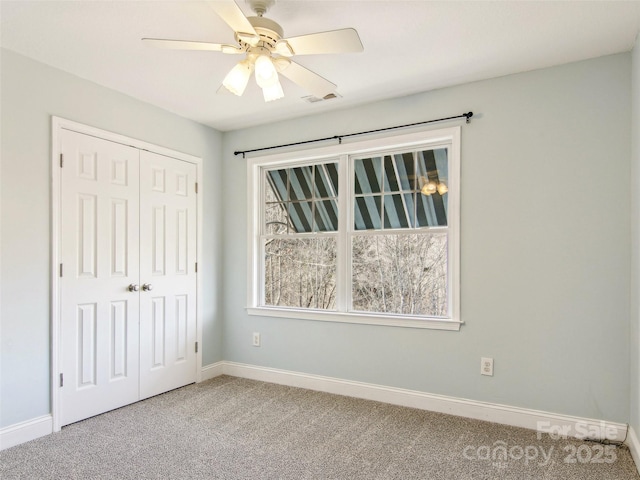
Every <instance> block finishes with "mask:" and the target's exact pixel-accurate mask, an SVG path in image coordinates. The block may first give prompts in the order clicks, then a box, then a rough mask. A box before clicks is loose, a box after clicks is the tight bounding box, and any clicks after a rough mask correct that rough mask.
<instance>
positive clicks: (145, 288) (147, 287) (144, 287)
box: [142, 283, 153, 292]
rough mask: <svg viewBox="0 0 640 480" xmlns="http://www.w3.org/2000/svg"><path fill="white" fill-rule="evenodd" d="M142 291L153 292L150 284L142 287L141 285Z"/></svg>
mask: <svg viewBox="0 0 640 480" xmlns="http://www.w3.org/2000/svg"><path fill="white" fill-rule="evenodd" d="M142 290H144V291H145V292H148V291H149V290H153V285H151V284H150V283H145V284H144V285H142Z"/></svg>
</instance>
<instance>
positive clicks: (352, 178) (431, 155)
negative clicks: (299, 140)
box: [248, 128, 461, 330]
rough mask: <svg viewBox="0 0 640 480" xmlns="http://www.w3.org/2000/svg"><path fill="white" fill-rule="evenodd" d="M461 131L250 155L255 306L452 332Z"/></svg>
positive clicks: (274, 312) (251, 302)
mask: <svg viewBox="0 0 640 480" xmlns="http://www.w3.org/2000/svg"><path fill="white" fill-rule="evenodd" d="M458 178H459V128H453V129H446V130H438V131H430V132H418V133H412V134H406V135H401V136H394V137H391V138H384V139H380V138H379V139H375V140H369V141H364V142H358V143H351V144H344V145H337V146H332V147H324V148H318V149H314V150H305V151H303V152H289V153H285V154H280V155H270V156H264V157H257V158H253V159H250V160H249V169H248V185H249V187H250V188H249V205H250V212H249V213H250V214H249V218H250V223H249V235H250V239H249V250H250V252H249V253H250V254H249V259H250V268H249V279H248V280H249V291H248V311H249V313H251V314H257V315H268V316H281V317H291V318H301V319H313V320H328V321H343V322H353V323H370V324H382V325H396V326H409V327H422V328H439V329H449V330H457V329H459V327H460V323H461V322H460V318H459V309H458V306H459V293H458V292H459V238H458V237H459V233H458V231H459V228H458V226H459V181H458Z"/></svg>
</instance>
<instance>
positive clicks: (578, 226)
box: [222, 54, 631, 422]
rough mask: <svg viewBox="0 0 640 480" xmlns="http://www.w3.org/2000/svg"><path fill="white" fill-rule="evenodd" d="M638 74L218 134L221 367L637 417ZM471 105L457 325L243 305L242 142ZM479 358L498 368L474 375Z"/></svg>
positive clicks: (451, 91) (476, 92) (623, 57)
mask: <svg viewBox="0 0 640 480" xmlns="http://www.w3.org/2000/svg"><path fill="white" fill-rule="evenodd" d="M630 67H631V55H630V54H620V55H614V56H608V57H603V58H599V59H595V60H590V61H584V62H579V63H574V64H569V65H564V66H559V67H555V68H549V69H545V70H539V71H533V72H529V73H524V74H519V75H512V76H508V77H502V78H498V79H493V80H488V81H483V82H478V83H473V84H467V85H462V86H457V87H453V88H447V89H442V90H438V91H433V92H427V93H423V94H420V95H414V96H410V97H405V98H398V99H395V100H390V101H381V102H378V103H374V104H370V105H367V106H363V107H359V108H351V109H346V110H344V111H339V112H332V113H327V114H319V115H315V116H309V117H305V118H300V119H296V120H292V121H285V122H279V123H275V124H270V125H263V126H260V127H256V128H250V129H245V130H239V131H234V132H228V133H225V135H224V138H223V162H224V163H223V165H224V168H223V198H224V202H225V211H224V219H223V229H222V231H223V245H224V272H225V273H224V277H225V281H224V291H223V296H224V299H225V301H224V307H223V308H224V315H223V318H224V338H225V345H224V358H225V360H230V361H235V362H242V363H247V364H254V365H261V366H267V367H274V368H280V369H286V370H293V371H300V372H306V373H311V374H320V375H327V376H332V377H339V378H343V379H350V380H356V381H363V382H371V383H375V384H382V385H388V386H394V387H402V388H408V389H415V390H419V391H425V392H431V393H436V394H444V395H452V396H456V397H464V398H471V399H475V400H481V401H488V402H496V403H501V404H507V405H516V406H520V407H526V408H533V409H540V410H545V411H550V412H558V413H565V414H572V415H578V416H584V417H590V418H598V419H605V420H610V421H619V422H626V421H628V417H629V358H630V357H629V341H628V335H629V314H630V309H629V305H630V298H629V287H630V284H629V282H630V267H629V259H630V252H631V245H630V243H631V242H630V222H629V218H630V185H629V180H628V179H629V175H630V145H631V139H630V132H631V128H630V125H631V108H630V99H631V96H630V95H631V93H630V92H631V86H630V84H631V70H630ZM336 101H339V100H336ZM313 108H314V107H313V105H311V106H310V107H309V110H310V112H313ZM468 110H472V111H474V112H475V113H476V114H477V117H476V118H475V119H474V120H473V121H472V123H471V124H470V125H466V126H464V127H463V129H462V185H463V186H462V223H461V231H462V305H461V310H462V318H463V320H464V321H465V322H466V325H464V326H463V327H462V329H461V331H460V332H442V331H435V330H416V329H406V328H393V327H381V326H366V325H352V324H340V323H325V322H314V321H301V320H298V321H296V320H290V319H281V318H266V317H257V316H248V315H247V314H246V312H245V306H246V305H245V299H246V286H247V285H246V274H245V272H246V268H247V256H246V255H247V248H246V237H247V229H246V213H247V198H246V197H247V191H246V168H245V166H246V162H245V161H244V160H243V159H242V158H241V157H236V156H234V155H233V151H234V150H244V149H250V148H256V147H263V146H269V145H274V144H279V143H287V142H294V141H299V140H305V139H312V138H317V137H324V136H332V135H336V134H341V133H349V132H354V131H361V130H367V129H373V128H379V127H386V126H392V125H397V124H403V123H410V122H416V121H421V120H428V119H432V118H438V117H443V116H450V115H456V114H461V113H463V112H466V111H468ZM254 331H256V332H261V334H262V347H260V348H256V347H252V346H251V332H254ZM481 356H491V357H494V358H495V376H494V377H483V376H481V375H480V374H479V362H480V357H481Z"/></svg>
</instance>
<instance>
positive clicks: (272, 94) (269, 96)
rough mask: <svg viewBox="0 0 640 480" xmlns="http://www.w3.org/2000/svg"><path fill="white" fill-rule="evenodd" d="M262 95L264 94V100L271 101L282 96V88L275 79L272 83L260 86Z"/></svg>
mask: <svg viewBox="0 0 640 480" xmlns="http://www.w3.org/2000/svg"><path fill="white" fill-rule="evenodd" d="M262 95H263V96H264V101H265V102H271V101H272V100H278V99H279V98H282V97H284V91H283V90H282V85H280V82H279V81H277V80H276V82H275V83H274V84H273V85H269V86H268V87H262Z"/></svg>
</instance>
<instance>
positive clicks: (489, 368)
mask: <svg viewBox="0 0 640 480" xmlns="http://www.w3.org/2000/svg"><path fill="white" fill-rule="evenodd" d="M480 373H481V374H482V375H488V376H490V377H493V358H489V357H482V358H480Z"/></svg>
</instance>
